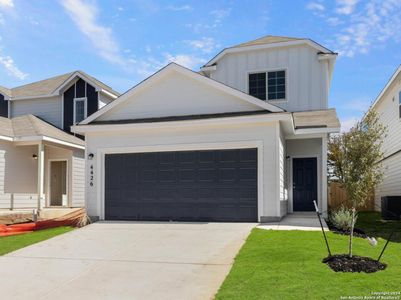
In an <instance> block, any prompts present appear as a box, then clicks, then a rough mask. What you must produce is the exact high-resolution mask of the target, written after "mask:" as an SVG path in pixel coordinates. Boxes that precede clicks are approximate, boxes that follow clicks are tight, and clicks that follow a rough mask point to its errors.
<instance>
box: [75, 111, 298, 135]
mask: <svg viewBox="0 0 401 300" xmlns="http://www.w3.org/2000/svg"><path fill="white" fill-rule="evenodd" d="M278 121H284V122H292V115H291V114H290V113H277V114H268V115H264V116H261V115H257V116H240V117H239V116H236V117H222V118H214V119H200V120H180V121H169V122H153V123H125V124H94V125H75V126H72V127H71V131H72V132H74V133H78V134H85V133H87V132H110V131H125V130H130V129H158V128H164V129H165V128H184V127H194V126H211V125H212V126H213V125H231V124H246V123H248V124H249V123H269V122H278Z"/></svg>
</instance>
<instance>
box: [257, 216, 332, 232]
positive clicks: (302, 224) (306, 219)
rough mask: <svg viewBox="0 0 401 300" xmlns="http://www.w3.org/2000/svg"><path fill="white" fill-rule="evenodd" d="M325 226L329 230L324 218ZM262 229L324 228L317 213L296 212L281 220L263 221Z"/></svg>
mask: <svg viewBox="0 0 401 300" xmlns="http://www.w3.org/2000/svg"><path fill="white" fill-rule="evenodd" d="M322 223H323V228H324V230H325V231H328V230H329V229H328V227H327V224H326V221H325V220H324V219H323V218H322ZM258 228H260V229H273V230H307V231H319V230H322V228H321V226H320V223H319V219H318V218H317V215H316V213H294V214H288V215H286V216H285V217H284V218H283V219H282V220H281V221H280V222H273V223H262V224H260V225H258Z"/></svg>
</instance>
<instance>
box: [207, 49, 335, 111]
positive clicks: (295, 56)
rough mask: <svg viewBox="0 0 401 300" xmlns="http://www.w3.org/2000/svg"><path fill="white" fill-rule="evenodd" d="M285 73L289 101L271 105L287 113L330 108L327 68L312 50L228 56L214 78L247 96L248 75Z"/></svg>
mask: <svg viewBox="0 0 401 300" xmlns="http://www.w3.org/2000/svg"><path fill="white" fill-rule="evenodd" d="M278 69H285V70H286V76H287V78H286V79H287V82H286V84H287V101H285V102H281V101H276V102H274V101H270V103H272V104H275V105H277V106H280V107H282V108H284V109H286V110H288V111H305V110H319V109H326V108H327V107H328V87H329V84H328V80H329V79H328V64H327V62H326V61H319V60H318V55H317V50H316V49H313V48H312V47H310V46H307V45H304V46H292V47H281V48H270V49H263V50H254V51H247V52H241V53H231V54H227V55H225V56H224V57H223V58H222V59H220V60H219V61H218V62H217V70H216V71H214V72H212V74H211V78H213V79H215V80H217V81H220V82H222V83H224V84H226V85H228V86H231V87H234V88H236V89H239V90H241V91H243V92H245V93H248V73H250V72H258V71H269V70H278Z"/></svg>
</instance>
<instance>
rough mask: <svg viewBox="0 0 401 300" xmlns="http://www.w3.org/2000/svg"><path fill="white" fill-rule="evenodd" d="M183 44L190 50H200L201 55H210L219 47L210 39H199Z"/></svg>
mask: <svg viewBox="0 0 401 300" xmlns="http://www.w3.org/2000/svg"><path fill="white" fill-rule="evenodd" d="M185 42H186V43H187V44H188V45H190V46H191V47H192V48H194V49H196V50H200V51H202V52H203V53H211V52H213V51H214V50H215V49H216V48H218V47H220V45H219V44H217V43H216V41H215V40H214V39H213V38H211V37H202V38H201V39H198V40H188V41H185Z"/></svg>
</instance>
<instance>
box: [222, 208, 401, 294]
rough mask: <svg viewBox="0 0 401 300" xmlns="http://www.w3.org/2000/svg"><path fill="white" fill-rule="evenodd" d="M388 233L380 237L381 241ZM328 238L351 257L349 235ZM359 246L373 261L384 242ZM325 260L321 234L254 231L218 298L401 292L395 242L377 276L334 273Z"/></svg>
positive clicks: (399, 250)
mask: <svg viewBox="0 0 401 300" xmlns="http://www.w3.org/2000/svg"><path fill="white" fill-rule="evenodd" d="M376 217H377V216H376ZM376 217H375V216H374V215H373V214H367V216H366V217H364V216H362V215H361V218H360V223H359V225H360V226H359V227H360V228H361V229H367V228H366V227H365V228H364V226H363V222H364V221H366V222H367V223H368V224H370V223H369V221H368V220H366V218H372V219H373V220H374V219H375V218H376ZM376 221H377V220H376ZM394 224H395V225H394V226H399V223H394ZM371 227H374V226H371ZM386 227H387V230H388V227H389V226H388V225H386ZM372 229H375V228H372ZM367 231H368V230H367ZM376 232H378V229H377V228H376ZM385 234H386V232H380V234H379V235H378V236H379V237H380V236H382V235H383V236H384V235H385ZM328 239H329V242H330V246H331V248H332V252H333V254H336V253H347V246H348V245H347V240H348V237H347V236H343V235H339V234H335V233H331V232H329V233H328ZM354 241H355V242H354V253H355V254H356V255H361V256H370V257H373V258H377V257H378V255H379V253H380V251H381V249H382V247H383V245H384V243H385V240H384V239H382V238H379V243H378V246H377V247H371V246H370V245H369V244H368V242H367V241H366V240H365V239H361V238H355V239H354ZM326 256H327V252H326V248H325V244H324V241H323V238H322V233H321V232H312V231H309V232H308V231H273V230H263V229H254V230H253V231H252V232H251V234H250V236H249V237H248V239H247V241H246V243H245V245H244V246H243V247H242V249H241V250H240V252H239V254H238V255H237V257H236V258H235V263H234V266H233V267H232V269H231V271H230V273H229V275H228V276H227V278H226V280H225V281H224V283H223V285H222V286H221V287H220V290H219V291H218V293H217V295H216V299H340V297H341V296H344V297H348V296H362V297H363V296H370V295H371V293H372V292H401V244H400V243H399V242H391V243H390V244H389V246H388V248H387V250H386V252H385V253H384V255H383V258H382V262H384V263H387V264H388V267H387V269H386V270H384V271H380V272H377V273H372V274H365V273H335V272H333V271H332V270H331V269H329V267H328V266H326V265H325V264H323V263H322V262H321V260H322V259H323V258H324V257H326ZM348 299H351V298H348ZM378 299H379V298H378ZM398 299H400V298H398Z"/></svg>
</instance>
